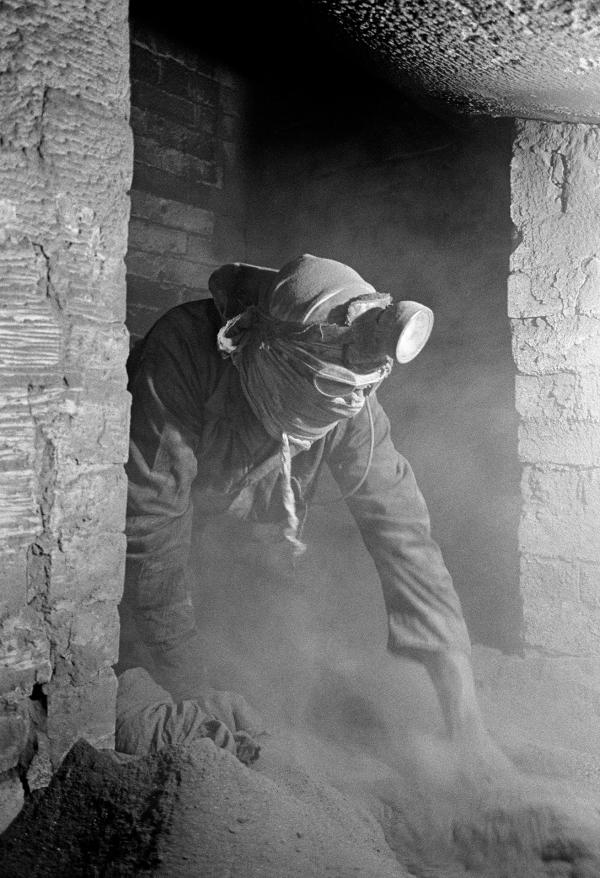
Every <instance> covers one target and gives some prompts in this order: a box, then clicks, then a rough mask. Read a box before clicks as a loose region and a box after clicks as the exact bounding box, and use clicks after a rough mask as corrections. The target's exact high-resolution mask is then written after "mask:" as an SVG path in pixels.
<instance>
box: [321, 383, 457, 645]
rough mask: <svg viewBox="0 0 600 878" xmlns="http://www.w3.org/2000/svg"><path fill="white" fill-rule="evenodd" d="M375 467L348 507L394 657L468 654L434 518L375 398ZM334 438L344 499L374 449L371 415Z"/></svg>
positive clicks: (334, 462)
mask: <svg viewBox="0 0 600 878" xmlns="http://www.w3.org/2000/svg"><path fill="white" fill-rule="evenodd" d="M369 405H370V408H371V413H372V421H373V451H372V461H371V465H370V467H369V470H368V473H367V475H366V478H365V479H364V481H363V482H362V484H361V486H360V488H359V490H358V491H356V493H354V494H352V496H350V497H348V499H347V504H348V506H349V508H350V511H351V512H352V515H353V516H354V518H355V520H356V522H357V524H358V527H359V529H360V532H361V534H362V537H363V540H364V542H365V545H366V546H367V549H368V550H369V552H370V554H371V556H372V558H373V560H374V562H375V565H376V567H377V571H378V573H379V577H380V579H381V584H382V588H383V594H384V599H385V604H386V609H387V613H388V620H389V643H388V646H389V649H390V650H391V651H392V652H395V653H404V654H407V653H410V652H411V651H412V652H414V651H423V650H424V651H438V650H440V649H456V650H459V651H463V652H467V653H468V652H469V649H470V646H469V638H468V634H467V630H466V627H465V623H464V619H463V615H462V610H461V607H460V602H459V599H458V596H457V594H456V592H455V590H454V586H453V584H452V579H451V577H450V574H449V573H448V570H447V568H446V565H445V564H444V561H443V558H442V554H441V552H440V549H439V547H438V545H437V543H436V542H435V541H434V540H433V538H432V536H431V530H430V522H429V514H428V511H427V507H426V505H425V501H424V499H423V496H422V494H421V492H420V490H419V488H418V486H417V483H416V480H415V477H414V474H413V471H412V469H411V467H410V465H409V463H408V462H407V461H406V460H405V458H404V457H402V455H400V454H399V453H398V452H397V450H396V448H395V447H394V445H393V443H392V440H391V437H390V425H389V421H388V418H387V416H386V414H385V412H384V411H383V409H382V407H381V406H380V404H379V403H378V401H377V398H376V397H375V396H372V397H370V399H369ZM340 426H341V429H340V428H338V429H337V430H336V431H335V434H334V436H333V437H332V443H331V448H330V452H329V456H328V460H329V465H330V467H331V471H332V473H333V475H334V477H335V479H336V480H337V482H338V484H339V485H340V488H341V490H342V492H343V493H344V494H348V493H349V492H351V491H352V490H353V489H354V487H355V486H356V485H357V484H358V483H359V482H360V480H361V479H362V477H363V475H364V473H365V468H366V466H367V462H368V459H369V452H370V446H371V427H370V421H369V416H368V411H367V407H366V406H365V407H364V408H363V410H362V411H361V412H360V414H359V415H357V416H356V417H355V418H353V419H352V420H351V421H348V422H346V423H343V424H342V425H340Z"/></svg>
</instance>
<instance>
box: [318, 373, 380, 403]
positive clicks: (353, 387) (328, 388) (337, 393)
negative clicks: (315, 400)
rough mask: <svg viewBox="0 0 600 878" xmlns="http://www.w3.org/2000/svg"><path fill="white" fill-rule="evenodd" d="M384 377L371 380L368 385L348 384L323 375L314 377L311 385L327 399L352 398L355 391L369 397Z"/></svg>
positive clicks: (359, 383)
mask: <svg viewBox="0 0 600 878" xmlns="http://www.w3.org/2000/svg"><path fill="white" fill-rule="evenodd" d="M384 377H385V376H380V377H379V378H377V380H376V381H372V380H371V381H369V382H368V383H363V382H356V381H354V382H352V383H351V384H350V383H348V382H347V381H339V380H336V379H334V378H327V377H326V376H324V375H315V376H314V377H313V385H314V387H315V389H316V390H318V391H319V393H320V394H321V395H322V396H326V397H327V398H328V399H339V398H341V399H346V398H348V397H351V396H353V395H354V394H355V393H356V392H357V390H360V391H361V392H362V393H363V395H364V396H369V395H370V394H371V393H373V391H374V390H376V389H377V388H378V387H379V385H380V384H381V382H382V381H383V379H384Z"/></svg>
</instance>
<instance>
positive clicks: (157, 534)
mask: <svg viewBox="0 0 600 878" xmlns="http://www.w3.org/2000/svg"><path fill="white" fill-rule="evenodd" d="M181 368H182V366H181V362H178V358H177V352H176V351H173V350H172V349H169V346H168V345H165V344H164V343H162V344H161V343H160V341H156V340H154V339H153V338H152V336H150V338H149V340H147V341H146V342H145V343H144V348H143V349H142V353H141V355H138V356H137V357H136V361H135V370H134V372H133V374H132V375H131V377H130V390H131V394H132V409H131V439H130V449H129V460H128V463H127V466H126V471H127V476H128V479H129V488H128V502H127V566H126V576H125V595H124V602H125V603H126V605H127V606H128V608H129V610H130V612H132V613H133V615H134V618H135V624H136V626H137V629H138V632H139V634H140V635H141V638H142V640H143V641H144V642H145V643H146V644H147V645H149V646H152V645H155V644H158V643H161V644H169V643H173V642H176V641H180V640H181V639H184V638H185V637H186V636H190V635H191V634H192V633H193V631H194V616H193V611H192V607H191V601H190V599H189V597H188V594H187V587H186V583H185V566H186V562H187V556H188V553H189V547H190V539H191V527H192V514H193V511H192V498H191V486H192V482H193V480H194V477H195V475H196V471H197V462H196V447H197V436H196V434H195V431H194V429H193V428H192V426H191V425H190V423H184V420H183V417H182V416H181V415H180V414H179V409H180V408H181V407H182V406H184V404H185V396H186V391H185V387H184V385H183V384H182V375H181V373H180V370H181ZM189 408H190V404H189V400H188V409H189Z"/></svg>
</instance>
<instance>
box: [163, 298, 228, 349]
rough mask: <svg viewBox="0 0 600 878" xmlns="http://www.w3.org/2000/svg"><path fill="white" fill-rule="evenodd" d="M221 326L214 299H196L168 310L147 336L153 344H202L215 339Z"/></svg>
mask: <svg viewBox="0 0 600 878" xmlns="http://www.w3.org/2000/svg"><path fill="white" fill-rule="evenodd" d="M220 326H221V319H220V316H219V312H218V311H217V308H216V306H215V303H214V302H213V300H212V299H196V300H194V301H192V302H185V303H184V304H183V305H177V306H176V307H175V308H171V309H170V310H169V311H166V312H165V313H164V314H163V315H162V317H160V318H159V319H158V320H157V321H156V323H155V324H154V326H153V327H152V328H151V329H150V331H149V332H148V334H147V336H146V340H147V341H148V342H150V343H152V344H153V345H159V344H167V345H169V346H170V345H171V344H173V343H177V342H178V341H179V342H181V343H183V344H185V343H186V342H188V343H189V342H192V343H194V342H195V343H196V344H202V342H205V341H210V340H212V341H214V338H215V336H216V334H217V332H218V331H219V328H220Z"/></svg>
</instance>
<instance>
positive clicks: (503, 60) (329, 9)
mask: <svg viewBox="0 0 600 878" xmlns="http://www.w3.org/2000/svg"><path fill="white" fill-rule="evenodd" d="M313 2H314V3H315V4H316V5H317V6H319V7H321V9H324V10H325V11H326V13H327V15H328V16H329V17H330V18H332V19H334V20H335V22H336V24H337V26H339V27H341V28H342V29H343V31H344V32H345V33H346V35H347V36H349V37H350V39H351V40H352V42H353V43H354V44H355V45H356V46H357V47H358V48H359V49H362V50H364V51H365V52H366V53H368V55H369V56H370V57H371V58H372V59H375V61H376V63H377V65H378V67H379V68H380V69H381V70H382V71H383V73H384V74H385V75H386V76H387V77H388V78H391V79H392V81H394V82H395V83H396V84H399V85H401V86H403V87H404V88H406V87H408V88H410V89H412V90H417V91H421V92H423V91H424V92H426V93H427V94H428V95H430V96H432V97H433V98H436V99H439V100H442V101H444V102H446V103H450V104H452V105H453V106H454V107H456V108H457V109H461V110H465V111H467V112H474V113H487V114H491V115H494V116H521V117H526V118H539V119H553V120H567V121H573V122H576V121H582V122H600V0H313Z"/></svg>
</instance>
